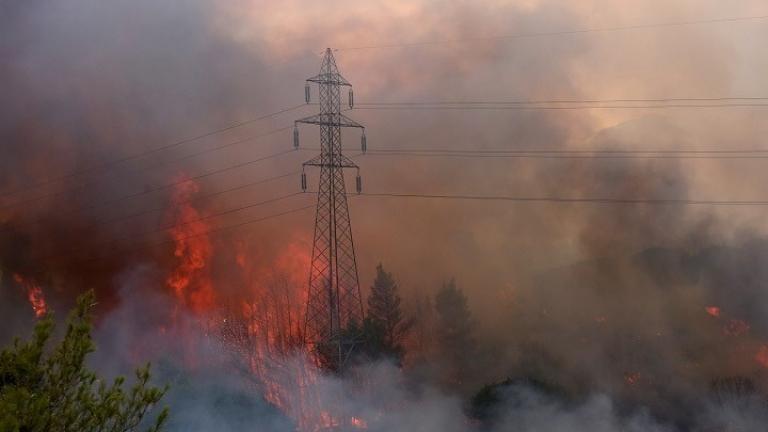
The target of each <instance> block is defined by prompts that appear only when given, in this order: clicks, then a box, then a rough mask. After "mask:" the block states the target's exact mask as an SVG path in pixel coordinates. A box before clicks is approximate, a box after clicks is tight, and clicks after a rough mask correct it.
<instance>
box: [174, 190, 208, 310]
mask: <svg viewBox="0 0 768 432" xmlns="http://www.w3.org/2000/svg"><path fill="white" fill-rule="evenodd" d="M198 190H199V187H198V186H197V184H196V183H194V182H191V181H184V180H183V177H182V181H181V182H178V183H177V186H176V188H175V189H174V191H173V194H172V202H173V203H174V204H176V206H175V208H174V215H173V217H174V222H175V225H174V227H173V228H171V230H170V232H171V233H170V234H171V238H172V239H173V241H174V243H175V249H174V252H173V254H174V256H176V258H178V260H179V262H178V266H177V267H176V269H175V270H174V271H173V273H172V274H171V275H170V276H169V277H168V279H167V280H166V283H167V284H168V286H169V287H170V288H171V289H172V291H173V293H174V294H175V295H176V297H177V298H178V299H179V300H181V301H182V303H183V304H184V305H186V306H187V307H189V308H190V309H191V310H192V311H194V312H198V313H200V312H203V311H206V310H210V309H211V307H212V306H213V304H214V291H213V286H212V284H211V281H210V277H209V276H208V274H207V271H206V270H207V267H208V264H209V262H210V259H211V255H212V248H211V242H210V240H209V239H208V236H207V235H205V234H204V233H205V232H207V231H208V224H206V223H205V222H204V221H203V220H202V218H201V216H200V212H199V211H198V210H197V209H195V208H194V207H193V206H192V205H191V204H190V202H189V199H190V198H191V197H192V196H193V195H194V194H195V193H197V192H198Z"/></svg>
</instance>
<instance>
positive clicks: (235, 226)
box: [74, 204, 315, 263]
mask: <svg viewBox="0 0 768 432" xmlns="http://www.w3.org/2000/svg"><path fill="white" fill-rule="evenodd" d="M314 207H315V205H314V204H311V205H306V206H303V207H298V208H293V209H291V210H286V211H283V212H279V213H274V214H271V215H268V216H264V217H259V218H255V219H247V220H245V221H242V222H239V223H236V224H232V225H226V226H222V227H218V228H214V229H210V230H206V231H203V232H200V233H195V234H191V235H188V236H185V237H178V238H176V239H170V240H162V241H159V242H140V244H134V245H132V246H133V249H129V250H128V251H126V250H118V251H112V252H107V253H106V254H101V253H100V254H99V256H98V257H93V258H88V259H81V260H77V261H74V263H82V262H93V261H99V260H102V259H104V258H107V257H110V256H112V255H116V254H118V253H121V254H122V253H128V252H132V251H134V250H139V249H140V248H141V247H146V246H159V245H163V244H169V243H174V242H176V241H180V240H188V239H191V238H197V237H202V236H208V235H210V236H213V235H218V234H221V233H222V232H225V231H230V230H234V229H239V228H242V227H245V226H248V225H252V224H255V223H258V222H262V221H265V220H269V219H274V218H278V217H282V216H286V215H289V214H293V213H298V212H301V211H304V210H308V209H311V208H314ZM129 246H131V245H129Z"/></svg>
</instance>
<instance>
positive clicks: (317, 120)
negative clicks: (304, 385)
mask: <svg viewBox="0 0 768 432" xmlns="http://www.w3.org/2000/svg"><path fill="white" fill-rule="evenodd" d="M309 83H316V84H317V85H318V87H319V96H320V98H319V99H320V113H319V114H316V115H313V116H310V117H306V118H303V119H300V120H297V121H296V123H305V124H313V125H319V126H320V155H318V156H316V157H314V158H313V159H310V160H309V161H307V162H305V163H304V164H303V165H302V174H301V185H302V189H304V190H306V186H307V178H306V174H305V173H304V168H305V167H307V166H315V167H319V168H320V183H319V187H318V190H317V212H316V215H315V235H314V241H313V245H312V265H311V269H310V274H309V290H308V296H307V315H306V324H305V338H306V341H307V343H308V345H309V346H310V347H312V348H313V349H314V351H315V352H316V354H318V358H319V359H320V361H321V363H323V365H324V366H325V367H327V368H328V369H331V370H335V371H340V370H342V369H343V368H344V364H345V362H346V360H347V359H348V358H349V355H350V354H351V352H352V350H353V348H354V345H355V340H356V339H357V333H358V332H357V331H355V328H359V325H360V324H361V323H362V319H363V303H362V298H361V295H360V284H359V281H358V274H357V263H356V262H355V247H354V244H353V241H352V228H351V225H350V217H349V208H348V205H347V190H346V186H345V184H344V169H345V168H354V169H356V170H357V178H356V180H357V181H356V184H357V190H358V192H359V191H360V186H361V184H360V176H359V168H358V166H357V165H356V164H355V163H354V162H352V160H350V159H349V158H347V157H346V156H344V155H343V154H342V145H341V128H343V127H352V128H360V129H362V130H363V135H362V147H363V150H365V130H364V128H363V126H362V125H360V124H358V123H357V122H355V121H353V120H352V119H350V118H348V117H347V116H345V115H344V114H342V113H341V94H340V91H341V87H350V90H349V105H350V108H351V106H352V104H353V96H352V90H351V84H350V83H349V82H348V81H347V80H346V79H344V77H342V76H341V74H339V71H338V68H337V67H336V60H335V59H334V57H333V53H332V52H331V49H330V48H328V49H326V51H325V56H324V58H323V62H322V66H321V68H320V74H318V75H316V76H314V77H312V78H309V79H308V80H307V84H306V88H305V93H306V100H307V102H309ZM294 146H296V147H298V128H296V127H294Z"/></svg>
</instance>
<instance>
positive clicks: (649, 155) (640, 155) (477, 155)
mask: <svg viewBox="0 0 768 432" xmlns="http://www.w3.org/2000/svg"><path fill="white" fill-rule="evenodd" d="M761 153H763V152H761ZM366 155H368V156H374V157H376V156H385V157H386V156H389V157H391V156H395V157H397V156H404V157H427V158H430V157H432V158H434V157H439V158H462V159H464V158H470V159H675V160H680V159H685V160H691V159H703V160H757V159H768V154H760V155H755V154H706V153H705V154H693V155H692V154H687V153H680V154H675V153H665V154H656V153H653V152H637V153H611V152H607V153H602V152H600V151H599V150H595V151H594V152H590V153H589V154H583V153H582V154H570V153H567V152H563V153H536V152H533V153H527V152H519V153H505V152H500V153H484V152H459V153H452V152H420V151H378V150H369V151H368V152H367V153H366Z"/></svg>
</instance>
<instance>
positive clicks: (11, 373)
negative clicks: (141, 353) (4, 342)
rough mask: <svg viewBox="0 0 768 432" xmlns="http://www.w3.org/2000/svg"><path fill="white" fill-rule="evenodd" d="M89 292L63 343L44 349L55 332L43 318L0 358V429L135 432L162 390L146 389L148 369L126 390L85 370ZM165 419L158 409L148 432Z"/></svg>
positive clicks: (165, 412)
mask: <svg viewBox="0 0 768 432" xmlns="http://www.w3.org/2000/svg"><path fill="white" fill-rule="evenodd" d="M93 299H94V297H93V293H91V292H89V293H87V294H85V295H83V296H81V297H80V299H79V300H78V304H77V307H76V308H75V310H74V311H73V312H72V314H71V315H70V317H69V319H68V322H67V331H66V333H65V335H64V338H63V339H62V341H61V342H60V343H59V344H58V345H57V346H55V347H53V349H50V350H49V349H48V348H47V345H48V342H49V340H50V338H51V334H52V333H53V330H54V322H53V318H52V317H51V316H50V315H45V316H43V317H42V319H41V320H40V321H38V322H37V324H36V325H35V331H34V335H33V337H32V340H30V341H29V342H26V343H22V342H21V341H19V340H18V339H17V340H16V341H15V342H14V344H13V346H11V347H9V348H7V349H4V350H3V351H2V353H0V430H11V431H19V430H21V431H51V432H57V431H67V430H77V431H86V432H88V431H102V430H120V431H136V430H138V429H139V427H140V425H141V424H142V422H143V421H144V420H145V417H146V416H147V413H148V412H149V411H150V410H151V409H152V408H153V407H154V406H155V405H156V404H157V403H158V402H159V401H160V399H161V398H162V397H163V395H164V394H165V392H166V389H159V388H155V387H151V386H149V385H148V383H149V379H150V373H149V365H147V366H146V367H143V368H140V369H138V370H137V371H136V379H137V381H136V383H135V384H134V385H133V387H132V388H131V389H130V390H128V391H126V390H124V389H123V384H124V382H125V380H124V378H122V377H118V378H116V379H115V380H114V381H113V382H112V384H106V383H105V382H104V380H102V379H99V378H98V377H97V376H96V374H95V373H93V372H91V371H89V370H87V369H86V368H85V358H86V356H87V355H88V354H89V353H91V352H92V351H93V350H94V345H93V341H92V339H91V313H90V310H91V305H92V304H93V303H94V302H93ZM167 416H168V410H167V408H166V409H164V410H162V411H161V412H160V413H159V415H158V416H157V417H156V418H155V420H154V422H153V424H152V425H150V426H149V427H148V428H147V431H149V432H155V431H159V430H160V429H161V427H162V426H163V424H164V423H165V420H166V418H167Z"/></svg>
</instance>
